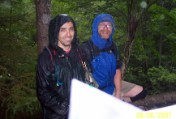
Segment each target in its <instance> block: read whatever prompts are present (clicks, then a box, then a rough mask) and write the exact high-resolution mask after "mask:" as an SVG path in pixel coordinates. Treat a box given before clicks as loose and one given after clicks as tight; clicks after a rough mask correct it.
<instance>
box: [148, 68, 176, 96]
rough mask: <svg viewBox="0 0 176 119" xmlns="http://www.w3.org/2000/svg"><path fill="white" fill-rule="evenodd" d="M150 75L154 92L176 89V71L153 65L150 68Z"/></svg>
mask: <svg viewBox="0 0 176 119" xmlns="http://www.w3.org/2000/svg"><path fill="white" fill-rule="evenodd" d="M148 77H149V80H150V81H151V85H152V88H153V92H154V93H161V92H168V91H173V90H175V86H176V85H175V84H176V73H175V72H173V73H172V72H170V71H169V70H168V69H166V68H164V67H159V68H156V67H152V68H150V69H149V70H148Z"/></svg>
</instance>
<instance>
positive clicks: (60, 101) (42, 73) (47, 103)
mask: <svg viewBox="0 0 176 119" xmlns="http://www.w3.org/2000/svg"><path fill="white" fill-rule="evenodd" d="M50 62H51V61H50V59H49V57H46V56H39V59H38V64H37V71H36V82H37V87H36V88H37V97H38V99H39V101H40V103H41V105H42V106H43V107H45V108H47V109H48V110H51V111H52V112H55V113H56V114H58V115H61V116H62V115H66V114H68V110H69V102H68V99H67V98H63V97H61V96H60V95H59V93H58V92H57V90H56V89H55V88H54V85H56V82H55V81H54V80H52V78H51V77H50V72H51V71H50V69H49V68H50V66H49V64H50Z"/></svg>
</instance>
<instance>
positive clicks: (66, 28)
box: [58, 22, 75, 51]
mask: <svg viewBox="0 0 176 119" xmlns="http://www.w3.org/2000/svg"><path fill="white" fill-rule="evenodd" d="M74 34H75V30H74V26H73V23H72V22H66V23H65V24H63V25H62V26H61V27H60V30H59V33H58V46H59V47H61V48H62V49H63V50H64V51H69V50H70V49H71V43H72V40H73V38H74Z"/></svg>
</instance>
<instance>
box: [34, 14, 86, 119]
mask: <svg viewBox="0 0 176 119" xmlns="http://www.w3.org/2000/svg"><path fill="white" fill-rule="evenodd" d="M69 21H71V22H72V23H73V24H74V29H75V35H74V40H73V42H72V49H71V51H70V52H69V54H66V53H65V52H64V51H63V49H62V48H60V47H58V45H57V44H58V32H59V30H60V27H61V26H62V25H63V24H64V23H66V22H69ZM76 33H77V32H76V26H75V23H74V21H73V19H72V18H71V17H69V16H66V15H58V16H56V17H55V18H54V19H53V20H51V21H50V25H49V47H47V48H45V49H44V50H43V52H42V53H41V54H40V55H39V57H38V63H37V73H36V84H37V86H36V87H37V97H38V99H39V101H40V104H41V107H42V109H43V119H67V118H68V111H69V98H70V86H71V80H72V79H73V78H76V79H78V80H80V81H82V82H85V75H84V69H83V67H82V65H81V62H80V58H79V55H78V51H77V39H76Z"/></svg>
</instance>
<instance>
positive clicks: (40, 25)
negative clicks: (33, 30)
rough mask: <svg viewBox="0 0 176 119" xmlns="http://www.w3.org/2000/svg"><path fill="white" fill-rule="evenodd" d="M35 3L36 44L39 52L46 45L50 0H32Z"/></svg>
mask: <svg viewBox="0 0 176 119" xmlns="http://www.w3.org/2000/svg"><path fill="white" fill-rule="evenodd" d="M34 1H35V5H36V22H37V23H36V27H37V46H38V53H40V52H41V51H42V50H43V48H44V47H45V46H47V45H48V25H49V21H50V19H51V9H50V7H51V0H34Z"/></svg>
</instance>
